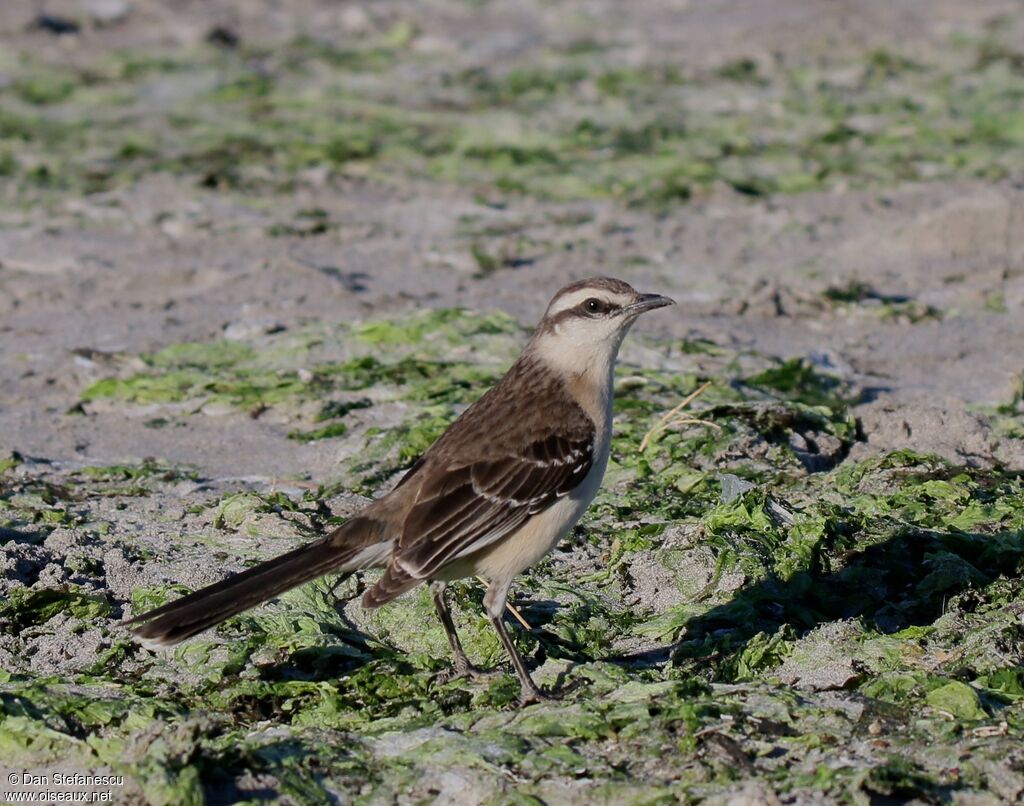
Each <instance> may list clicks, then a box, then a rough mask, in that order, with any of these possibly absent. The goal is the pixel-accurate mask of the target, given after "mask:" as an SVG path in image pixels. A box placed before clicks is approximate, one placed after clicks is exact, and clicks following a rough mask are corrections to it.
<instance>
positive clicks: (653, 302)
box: [625, 294, 676, 316]
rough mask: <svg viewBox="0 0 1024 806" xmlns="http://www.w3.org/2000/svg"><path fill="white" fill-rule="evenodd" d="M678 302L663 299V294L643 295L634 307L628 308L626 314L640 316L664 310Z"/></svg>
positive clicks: (628, 306) (669, 298)
mask: <svg viewBox="0 0 1024 806" xmlns="http://www.w3.org/2000/svg"><path fill="white" fill-rule="evenodd" d="M675 304H676V301H675V300H674V299H672V298H671V297H663V296H662V295H661V294H641V295H640V298H639V299H638V300H637V301H636V302H634V303H633V304H632V305H627V306H626V309H625V310H626V313H628V314H629V315H630V316H639V315H640V314H642V313H646V312H647V311H653V310H654V309H655V308H664V307H665V306H666V305H675Z"/></svg>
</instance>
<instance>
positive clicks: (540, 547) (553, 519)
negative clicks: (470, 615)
mask: <svg viewBox="0 0 1024 806" xmlns="http://www.w3.org/2000/svg"><path fill="white" fill-rule="evenodd" d="M607 460H608V454H607V451H606V450H603V451H601V453H600V454H599V455H598V461H597V462H596V463H595V466H594V467H593V468H592V469H591V471H590V473H589V474H587V478H585V479H584V480H583V482H582V483H581V484H580V486H579V487H577V488H576V489H575V490H573V492H572V494H570V495H568V496H566V497H565V498H563V499H561V500H560V501H558V502H557V503H555V504H553V505H552V506H550V507H548V508H547V509H545V510H544V511H543V512H538V513H537V514H536V515H534V516H533V517H532V518H530V519H529V520H528V521H527V522H526V523H524V524H523V525H522V526H521V527H520V528H519V529H517V530H516V531H515V532H513V533H512V534H510V535H508V536H507V537H505V538H503V539H501V540H497V541H495V542H494V543H492V544H491V545H489V546H485V547H484V548H482V549H481V550H480V551H477V552H474V553H473V554H471V555H469V556H467V557H462V558H460V559H458V560H456V561H455V562H454V563H451V564H450V565H448V566H447V567H445V568H444V569H442V571H441V573H439V574H438V575H437V577H436V578H437V579H442V580H453V579H461V578H462V577H467V576H482V577H483V578H484V579H487V580H495V579H497V580H506V579H512V577H514V576H517V575H518V574H520V573H522V572H523V571H525V570H526V569H527V568H529V567H530V566H531V565H533V564H534V563H536V562H537V561H538V560H540V559H541V558H542V557H543V556H544V555H546V554H547V553H548V552H549V551H551V549H553V548H554V547H555V545H556V544H557V543H558V541H559V540H561V539H562V537H563V536H564V535H565V533H566V532H568V531H569V530H570V529H571V528H572V527H573V525H574V524H575V523H576V521H578V520H579V519H580V517H581V516H582V515H583V513H584V512H585V511H586V509H587V507H588V506H590V502H591V501H593V500H594V496H595V495H596V494H597V491H598V488H599V487H600V486H601V479H602V478H603V477H604V469H605V465H606V464H607Z"/></svg>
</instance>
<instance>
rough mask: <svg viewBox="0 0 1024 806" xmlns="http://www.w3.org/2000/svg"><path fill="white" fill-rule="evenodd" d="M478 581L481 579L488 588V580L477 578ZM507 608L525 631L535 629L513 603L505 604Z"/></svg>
mask: <svg viewBox="0 0 1024 806" xmlns="http://www.w3.org/2000/svg"><path fill="white" fill-rule="evenodd" d="M477 579H479V580H480V582H482V583H483V585H484V587H487V580H486V579H484V578H483V577H477ZM505 607H507V608H508V612H509V613H511V614H512V615H513V616H515V617H516V621H518V622H519V623H520V624H522V625H523V627H524V628H525V629H527V630H532V629H533V627H531V626H530V625H529V624H527V623H526V619H524V618H523V614H522V613H520V612H519V611H518V610H517V609H516V607H515V605H513V604H512V602H505Z"/></svg>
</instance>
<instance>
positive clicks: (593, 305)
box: [583, 297, 608, 313]
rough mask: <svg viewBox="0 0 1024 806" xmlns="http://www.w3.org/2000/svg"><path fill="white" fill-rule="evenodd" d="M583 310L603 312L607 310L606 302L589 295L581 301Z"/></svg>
mask: <svg viewBox="0 0 1024 806" xmlns="http://www.w3.org/2000/svg"><path fill="white" fill-rule="evenodd" d="M583 310H585V311H586V312H587V313H605V312H606V311H607V310H608V303H606V302H604V301H603V300H600V299H597V298H596V297H591V298H590V299H588V300H586V301H585V302H584V303H583Z"/></svg>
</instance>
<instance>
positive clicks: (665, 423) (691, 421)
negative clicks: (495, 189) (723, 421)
mask: <svg viewBox="0 0 1024 806" xmlns="http://www.w3.org/2000/svg"><path fill="white" fill-rule="evenodd" d="M709 386H711V381H707V382H706V383H704V384H703V385H702V386H700V387H699V388H698V389H696V390H694V391H693V392H691V393H690V394H689V395H687V396H686V397H685V398H683V401H682V402H681V403H679V405H677V406H675V407H673V408H672V409H671V410H670V411H667V412H665V413H664V414H663V415H661V417H660V419H659V420H658V422H656V423H655V424H654V425H653V426H651V430H650V431H648V432H647V433H646V434H644V438H643V439H642V440H641V441H640V451H641V452H643V451H644V450H646V449H647V446H648V445H649V444H650V443H651V442H652V441H653V440H654V437H655V436H657V435H658V434H660V433H661V432H662V431H664V430H665V429H666V428H668V427H670V426H673V425H707V426H711V427H712V428H717V429H718V430H719V431H721V430H722V426H720V425H719V424H718V423H713V422H711V421H710V420H702V419H701V418H699V417H693V416H692V415H689V414H683V413H682V411H683V409H685V408H686V407H687V406H689V405H690V404H691V403H692V402H693V401H694V400H696V399H697V398H698V397H700V395H701V394H703V392H704V390H705V389H707V388H708V387H709Z"/></svg>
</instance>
